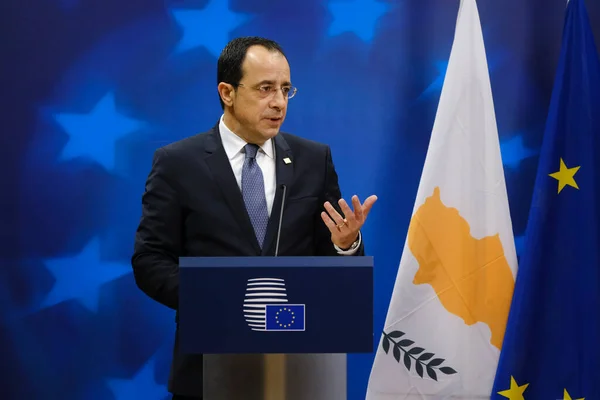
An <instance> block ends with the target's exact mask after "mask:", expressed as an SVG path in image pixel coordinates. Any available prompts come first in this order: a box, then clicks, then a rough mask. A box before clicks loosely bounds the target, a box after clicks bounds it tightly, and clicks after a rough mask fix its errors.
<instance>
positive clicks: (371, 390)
mask: <svg viewBox="0 0 600 400" xmlns="http://www.w3.org/2000/svg"><path fill="white" fill-rule="evenodd" d="M517 270H518V268H517V256H516V252H515V243H514V237H513V230H512V222H511V218H510V210H509V206H508V196H507V192H506V183H505V178H504V169H503V166H502V158H501V155H500V141H499V138H498V129H497V126H496V116H495V112H494V102H493V98H492V88H491V85H490V79H489V73H488V66H487V60H486V54H485V46H484V41H483V35H482V32H481V25H480V22H479V13H478V11H477V4H476V2H475V0H461V2H460V8H459V10H458V18H457V21H456V29H455V36H454V42H453V44H452V50H451V52H450V59H449V61H448V69H447V71H446V76H445V77H444V84H443V86H442V92H441V95H440V101H439V104H438V109H437V113H436V116H435V120H434V122H433V128H432V131H431V137H430V140H429V148H428V149H427V155H426V157H425V162H424V165H423V171H422V174H421V180H420V182H419V187H418V190H417V194H416V196H415V203H414V207H413V210H412V215H411V219H410V223H409V226H408V229H407V235H406V238H405V240H404V247H403V250H402V255H401V258H400V265H399V268H398V273H397V276H396V281H395V284H394V289H393V292H392V294H391V298H390V303H389V306H388V310H387V315H386V319H385V323H384V325H383V327H382V332H381V336H380V341H379V346H378V347H377V351H376V353H375V359H374V360H373V366H372V369H371V375H370V377H369V383H368V387H367V394H366V400H412V399H414V400H445V399H448V400H450V399H452V400H457V399H463V400H467V399H469V400H480V399H489V398H490V393H491V389H492V386H493V382H494V377H495V373H496V368H497V365H498V360H499V357H500V353H501V351H502V347H503V340H504V334H505V329H506V323H507V320H508V315H509V311H510V308H511V301H512V296H513V291H514V288H515V282H516V278H517Z"/></svg>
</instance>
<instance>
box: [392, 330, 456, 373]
mask: <svg viewBox="0 0 600 400" xmlns="http://www.w3.org/2000/svg"><path fill="white" fill-rule="evenodd" d="M402 336H404V332H400V331H392V332H390V333H385V331H384V332H383V340H382V342H381V347H382V348H383V351H385V353H386V354H389V351H390V344H393V346H394V349H393V354H394V358H395V359H396V361H398V363H399V362H400V358H401V353H400V352H401V351H402V352H404V357H402V358H403V361H404V366H405V367H406V369H407V370H408V371H410V369H411V367H412V362H413V361H414V362H415V369H416V370H417V374H419V376H420V377H421V378H423V373H424V371H425V370H426V371H427V375H429V377H430V378H431V379H433V380H434V381H437V373H436V370H438V371H439V372H441V373H443V374H446V375H453V374H456V373H457V372H456V371H455V370H454V369H453V368H451V367H446V366H444V367H441V365H442V363H443V362H444V361H445V360H444V359H443V358H434V359H432V360H431V361H428V360H430V359H431V358H432V357H433V356H435V354H434V353H427V352H425V349H424V348H423V347H417V346H415V347H413V348H411V349H407V347H408V346H411V345H413V344H414V343H415V342H414V341H412V340H410V339H402V340H400V341H398V342H396V341H395V340H394V339H399V338H401V337H402ZM418 354H420V356H418V357H417V355H418ZM426 361H428V362H426Z"/></svg>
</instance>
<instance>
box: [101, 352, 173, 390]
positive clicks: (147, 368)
mask: <svg viewBox="0 0 600 400" xmlns="http://www.w3.org/2000/svg"><path fill="white" fill-rule="evenodd" d="M154 365H155V360H154V359H150V360H149V361H148V362H147V363H146V364H145V365H144V366H143V367H142V368H141V369H140V370H139V371H138V372H137V373H136V374H135V376H133V377H132V378H131V379H108V380H107V385H108V387H109V388H110V389H111V391H112V392H113V394H114V395H115V400H131V399H144V400H163V399H164V398H165V396H167V395H168V392H167V387H166V386H165V385H160V384H158V383H156V380H155V379H154Z"/></svg>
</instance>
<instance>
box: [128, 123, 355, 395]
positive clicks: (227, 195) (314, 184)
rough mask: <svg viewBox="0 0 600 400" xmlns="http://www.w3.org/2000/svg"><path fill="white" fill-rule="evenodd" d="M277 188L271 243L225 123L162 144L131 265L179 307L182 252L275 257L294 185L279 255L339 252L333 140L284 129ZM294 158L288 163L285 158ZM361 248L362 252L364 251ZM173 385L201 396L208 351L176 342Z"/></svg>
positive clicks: (278, 146) (141, 280)
mask: <svg viewBox="0 0 600 400" xmlns="http://www.w3.org/2000/svg"><path fill="white" fill-rule="evenodd" d="M274 141H275V152H276V154H275V157H276V181H277V182H276V183H277V190H276V195H275V199H274V202H273V209H272V212H271V218H270V220H269V224H268V227H267V233H266V238H265V245H264V248H263V249H262V250H261V248H260V246H259V244H258V241H257V240H256V236H255V234H254V230H253V228H252V224H251V222H250V219H249V217H248V214H247V213H246V209H245V206H244V201H243V198H242V194H241V191H240V189H239V186H238V185H237V182H236V180H235V177H234V174H233V171H232V169H231V166H230V164H229V160H228V158H227V155H226V153H225V150H224V148H223V145H222V143H221V138H220V135H219V128H218V125H217V126H215V127H214V128H213V129H212V130H210V131H208V132H205V133H202V134H198V135H195V136H192V137H189V138H186V139H183V140H181V141H178V142H175V143H172V144H170V145H167V146H165V147H162V148H160V149H158V150H157V151H156V152H155V154H154V159H153V163H152V169H151V171H150V174H149V176H148V180H147V182H146V190H145V193H144V195H143V197H142V217H141V221H140V224H139V227H138V229H137V233H136V237H135V249H134V254H133V257H132V266H133V272H134V276H135V280H136V283H137V285H138V287H139V288H140V289H141V290H142V291H143V292H144V293H146V294H147V295H148V296H150V297H151V298H152V299H154V300H156V301H158V302H159V303H161V304H164V305H165V306H167V307H170V308H172V309H175V310H177V303H178V288H179V281H178V258H179V257H181V256H202V257H207V256H226V257H231V256H272V255H274V252H275V244H276V236H277V227H278V223H279V214H280V210H281V203H282V194H283V190H282V186H281V185H285V186H286V187H287V190H286V199H285V206H284V213H283V222H282V228H281V236H280V243H279V255H280V256H316V255H319V256H335V255H338V254H337V252H336V251H335V248H334V247H333V244H332V242H331V237H330V233H329V230H328V229H327V227H326V226H325V224H324V223H323V221H322V220H321V216H320V213H321V211H323V210H324V208H323V203H324V202H325V201H327V200H329V201H330V202H331V203H332V204H333V205H334V206H336V207H337V201H338V200H339V199H340V197H341V193H340V189H339V186H338V177H337V174H336V172H335V169H334V165H333V162H332V159H331V152H330V149H329V147H328V146H326V145H323V144H320V143H316V142H313V141H309V140H306V139H302V138H300V137H297V136H294V135H290V134H286V133H280V134H278V135H277V136H276V137H275V139H274ZM286 157H287V158H289V159H290V160H291V161H292V162H291V163H289V164H286V163H284V161H283V159H284V158H286ZM363 254H364V249H363V246H362V244H361V247H360V248H359V249H358V252H357V253H356V255H363ZM169 390H170V391H171V392H172V393H175V394H180V395H187V396H202V355H190V354H180V353H179V351H178V343H177V339H176V340H175V346H174V352H173V362H172V366H171V376H170V379H169Z"/></svg>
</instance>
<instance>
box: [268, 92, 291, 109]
mask: <svg viewBox="0 0 600 400" xmlns="http://www.w3.org/2000/svg"><path fill="white" fill-rule="evenodd" d="M286 104H287V97H286V96H285V95H284V94H283V90H281V88H280V89H277V90H276V91H275V93H274V94H273V95H272V97H271V103H270V106H271V107H272V108H277V109H282V108H284V107H285V105H286Z"/></svg>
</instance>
